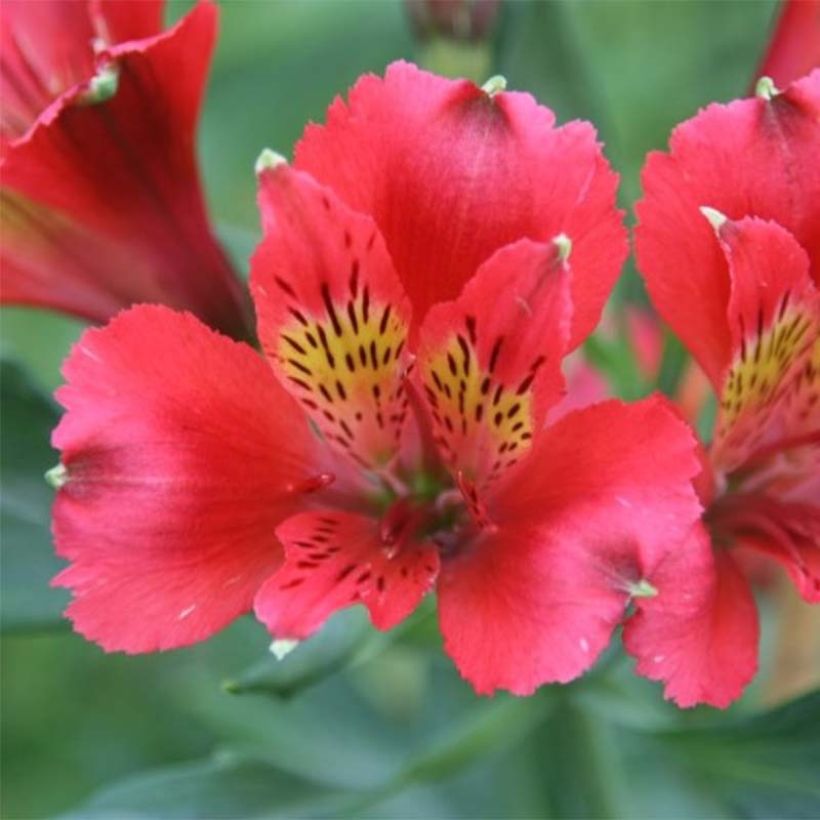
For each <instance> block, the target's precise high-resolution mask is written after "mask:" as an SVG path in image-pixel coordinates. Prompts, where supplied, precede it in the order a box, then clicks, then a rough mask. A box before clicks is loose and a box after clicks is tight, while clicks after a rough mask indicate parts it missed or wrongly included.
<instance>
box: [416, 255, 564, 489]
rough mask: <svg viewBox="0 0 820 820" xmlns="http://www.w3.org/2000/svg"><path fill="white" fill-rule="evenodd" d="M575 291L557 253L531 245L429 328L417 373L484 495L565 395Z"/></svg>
mask: <svg viewBox="0 0 820 820" xmlns="http://www.w3.org/2000/svg"><path fill="white" fill-rule="evenodd" d="M569 287H570V276H569V269H568V267H567V265H566V263H565V262H564V261H563V260H562V259H561V256H560V251H559V248H558V246H557V245H555V244H552V243H550V244H548V245H542V244H539V243H536V242H531V241H530V240H521V241H520V242H517V243H515V244H513V245H509V246H507V247H505V248H503V249H502V250H500V251H498V252H497V253H495V254H494V255H493V256H492V257H491V258H490V259H489V260H488V261H487V262H485V263H484V264H483V265H482V266H481V267H480V268H479V270H478V273H477V274H476V275H475V277H473V278H472V279H471V280H470V281H469V282H468V283H467V285H466V286H465V288H464V291H463V292H462V294H461V296H459V298H458V299H457V300H456V301H454V302H444V303H442V304H439V305H436V306H435V307H434V308H432V310H430V312H429V313H428V314H427V318H426V319H425V320H424V324H423V325H422V327H421V330H420V334H419V353H418V366H417V373H418V378H419V380H420V381H421V384H422V387H423V390H424V394H425V396H426V400H427V405H428V410H429V413H430V416H431V419H432V426H433V430H434V435H435V440H436V443H437V445H438V447H439V450H440V452H441V455H442V457H443V458H444V459H445V461H447V462H448V463H449V464H450V466H451V467H452V469H453V470H454V471H455V472H457V473H458V472H460V473H463V474H464V477H465V478H467V479H468V481H469V483H470V484H474V485H477V489H478V490H479V491H480V490H481V489H482V486H483V485H485V484H486V483H487V482H489V481H494V480H495V479H497V478H498V477H499V476H500V475H501V474H503V472H504V471H505V470H507V469H508V468H509V467H511V466H512V465H513V464H515V463H516V462H517V461H518V459H520V458H521V456H522V455H524V454H525V453H526V452H527V451H528V450H529V449H530V447H531V446H532V442H533V436H534V435H535V433H536V431H538V430H540V429H541V427H542V426H543V423H544V418H545V416H546V413H547V411H548V410H549V408H550V407H552V406H553V405H554V404H556V402H557V401H558V400H559V399H560V397H561V394H562V391H563V387H564V379H563V376H562V374H561V360H562V359H563V357H564V353H565V351H566V346H567V342H568V336H569V326H570V312H571V305H570V301H569V299H570V296H569Z"/></svg>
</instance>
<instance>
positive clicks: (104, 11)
mask: <svg viewBox="0 0 820 820" xmlns="http://www.w3.org/2000/svg"><path fill="white" fill-rule="evenodd" d="M90 6H91V8H90V11H91V17H92V20H94V23H95V27H96V29H97V31H98V32H99V34H100V35H101V36H102V37H103V39H104V40H105V42H106V43H109V44H115V43H125V42H127V41H128V40H141V39H143V38H144V37H153V36H154V35H155V34H159V33H160V31H161V30H162V17H163V11H164V6H165V3H164V0H139V2H134V0H90Z"/></svg>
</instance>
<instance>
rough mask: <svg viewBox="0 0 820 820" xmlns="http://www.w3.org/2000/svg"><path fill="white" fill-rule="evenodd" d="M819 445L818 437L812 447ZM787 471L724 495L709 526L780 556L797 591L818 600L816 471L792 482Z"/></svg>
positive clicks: (819, 490)
mask: <svg viewBox="0 0 820 820" xmlns="http://www.w3.org/2000/svg"><path fill="white" fill-rule="evenodd" d="M818 444H820V440H819V441H818V442H816V444H815V446H818ZM790 483H792V482H791V481H790V479H789V477H788V476H785V477H781V479H780V484H782V485H784V486H781V487H778V486H777V481H775V482H773V483H772V486H770V487H768V488H767V492H765V493H758V494H748V495H744V494H741V493H738V494H737V495H728V496H726V497H724V498H722V499H719V500H718V502H717V503H716V504H715V506H714V508H713V509H712V510H710V521H712V522H713V528H714V529H715V530H717V531H719V532H720V533H721V534H724V535H725V536H728V537H729V538H732V539H733V541H734V543H735V544H737V545H738V546H740V547H748V548H750V549H754V550H756V551H757V552H760V553H763V554H764V555H768V556H769V557H771V558H774V559H775V560H776V561H778V562H779V563H780V564H781V565H782V566H783V567H784V568H785V570H786V571H787V572H788V573H789V576H790V577H791V579H792V581H793V582H794V585H795V587H797V590H798V592H799V593H800V595H801V596H802V597H803V598H804V599H805V600H806V601H809V602H810V603H820V506H818V504H817V499H818V498H820V472H818V471H817V469H816V467H815V468H814V471H813V472H812V473H811V476H810V478H809V477H808V476H807V477H806V478H805V479H804V480H803V481H801V482H799V483H797V484H796V486H794V487H790V486H789V485H790Z"/></svg>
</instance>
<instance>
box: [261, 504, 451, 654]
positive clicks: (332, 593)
mask: <svg viewBox="0 0 820 820" xmlns="http://www.w3.org/2000/svg"><path fill="white" fill-rule="evenodd" d="M276 534H277V535H278V536H279V538H280V539H281V541H282V543H283V544H284V546H285V555H286V560H285V564H284V566H283V567H282V569H281V570H279V572H277V573H276V575H274V576H273V578H271V579H270V580H269V581H268V582H267V583H266V584H265V585H264V586H263V587H262V589H261V590H260V591H259V594H258V595H257V598H256V604H255V609H256V615H257V617H258V618H259V619H260V620H261V621H263V622H264V623H265V624H267V626H268V629H270V631H271V632H272V633H273V634H274V635H275V636H276V637H277V638H294V639H297V640H302V639H303V638H307V637H309V636H310V635H311V634H312V633H313V632H315V631H316V630H317V629H319V627H321V626H322V624H323V623H324V622H325V621H326V620H327V618H328V617H330V615H332V614H333V613H334V612H336V611H337V610H338V609H341V608H342V607H346V606H350V605H351V604H356V603H362V604H364V605H365V606H366V607H367V609H368V611H369V612H370V618H371V620H372V621H373V624H374V625H375V626H376V627H377V628H378V629H392V628H393V627H394V626H396V624H398V623H399V622H400V621H403V620H404V619H405V618H406V617H407V616H408V615H409V614H410V613H411V612H413V610H414V609H415V608H416V607H417V606H418V605H419V603H420V601H421V599H422V598H423V597H424V595H425V594H426V593H427V592H428V590H429V589H430V587H431V585H432V583H433V581H434V580H435V578H436V575H437V574H438V552H437V551H436V548H435V547H434V546H432V545H429V544H416V543H412V542H405V543H402V544H398V545H397V544H392V543H390V542H387V543H386V542H385V540H384V539H383V537H382V534H381V532H380V524H379V522H378V521H377V520H376V519H374V518H369V517H366V516H362V515H354V514H352V513H346V512H339V511H336V510H317V511H315V512H309V513H302V514H301V515H296V516H294V517H293V518H289V519H288V520H287V521H285V523H284V524H282V525H281V526H280V527H279V528H278V529H277V530H276Z"/></svg>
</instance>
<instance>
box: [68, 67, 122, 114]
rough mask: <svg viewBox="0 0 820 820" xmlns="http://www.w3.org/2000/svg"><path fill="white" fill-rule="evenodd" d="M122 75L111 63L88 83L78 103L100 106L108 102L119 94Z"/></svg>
mask: <svg viewBox="0 0 820 820" xmlns="http://www.w3.org/2000/svg"><path fill="white" fill-rule="evenodd" d="M119 84H120V75H119V72H118V71H117V67H116V65H114V64H113V63H109V64H108V65H105V66H103V67H102V68H101V69H100V70H99V71H98V72H97V73H96V74H95V75H94V76H93V77H92V78H91V79H90V80H89V82H88V87H87V88H86V89H85V91H83V92H82V93H81V94H80V95H79V97H78V98H77V101H78V102H79V104H80V105H99V104H100V103H104V102H107V101H108V100H110V99H111V98H112V97H114V96H115V95H116V93H117V89H118V88H119Z"/></svg>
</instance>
